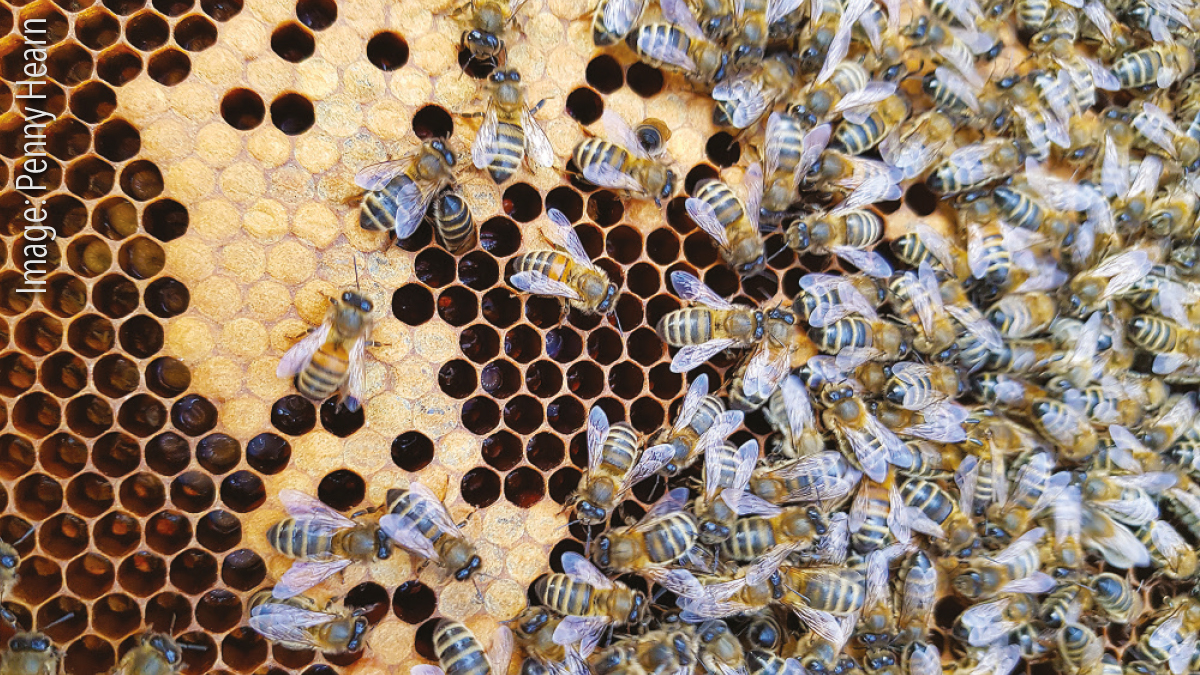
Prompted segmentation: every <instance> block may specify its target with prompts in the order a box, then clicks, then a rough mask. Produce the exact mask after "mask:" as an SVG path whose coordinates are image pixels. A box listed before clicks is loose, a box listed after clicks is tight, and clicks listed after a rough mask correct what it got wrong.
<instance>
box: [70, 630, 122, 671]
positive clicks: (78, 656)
mask: <svg viewBox="0 0 1200 675" xmlns="http://www.w3.org/2000/svg"><path fill="white" fill-rule="evenodd" d="M116 663H117V655H116V653H114V652H113V648H112V645H111V644H109V643H108V641H106V640H104V639H102V638H99V637H96V636H95V635H85V636H83V637H82V638H80V639H78V640H76V641H75V642H72V643H71V645H70V646H69V647H67V648H66V652H65V653H64V655H63V669H64V671H68V672H70V673H73V674H75V675H100V673H106V672H108V671H109V670H111V669H112V667H113V666H114V665H116Z"/></svg>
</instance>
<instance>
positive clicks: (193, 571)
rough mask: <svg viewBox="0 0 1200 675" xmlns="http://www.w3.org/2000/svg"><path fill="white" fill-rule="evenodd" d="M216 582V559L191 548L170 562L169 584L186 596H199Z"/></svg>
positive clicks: (204, 552)
mask: <svg viewBox="0 0 1200 675" xmlns="http://www.w3.org/2000/svg"><path fill="white" fill-rule="evenodd" d="M216 581H217V559H216V558H214V557H212V555H211V554H209V553H208V552H206V551H202V550H200V549H196V548H192V549H188V550H186V551H184V552H183V553H180V554H179V555H178V556H176V557H175V559H174V560H172V561H171V584H172V585H173V586H175V588H178V589H179V590H181V591H183V592H184V593H187V594H188V595H199V594H201V593H203V592H204V591H206V590H208V589H209V588H210V587H211V586H212V585H213V584H214V583H216Z"/></svg>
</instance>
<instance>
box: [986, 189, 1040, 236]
mask: <svg viewBox="0 0 1200 675" xmlns="http://www.w3.org/2000/svg"><path fill="white" fill-rule="evenodd" d="M992 200H993V201H995V202H996V208H998V209H1000V213H1002V214H1004V216H1005V220H1007V221H1008V223H1009V224H1010V225H1016V226H1017V227H1023V228H1025V229H1026V230H1033V231H1037V229H1038V226H1039V225H1041V224H1042V220H1043V219H1044V218H1045V212H1044V211H1042V207H1041V206H1039V205H1038V203H1037V202H1035V201H1033V200H1032V199H1030V198H1029V196H1028V195H1025V194H1024V193H1021V192H1019V191H1017V190H1013V189H1012V188H1008V187H1005V186H1003V185H1000V186H998V187H996V189H995V190H993V191H992Z"/></svg>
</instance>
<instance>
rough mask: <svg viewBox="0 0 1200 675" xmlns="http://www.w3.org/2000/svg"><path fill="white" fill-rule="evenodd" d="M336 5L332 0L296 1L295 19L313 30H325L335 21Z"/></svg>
mask: <svg viewBox="0 0 1200 675" xmlns="http://www.w3.org/2000/svg"><path fill="white" fill-rule="evenodd" d="M337 14H338V11H337V3H336V2H334V0H298V1H297V2H296V17H297V18H299V19H300V22H301V23H303V24H304V25H305V26H308V27H309V28H311V29H313V30H325V29H326V28H329V27H330V26H332V25H333V22H334V21H336V20H337Z"/></svg>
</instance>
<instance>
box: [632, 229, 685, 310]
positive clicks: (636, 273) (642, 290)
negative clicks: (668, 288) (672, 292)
mask: <svg viewBox="0 0 1200 675" xmlns="http://www.w3.org/2000/svg"><path fill="white" fill-rule="evenodd" d="M663 231H665V232H667V233H668V236H669V237H670V239H669V240H668V241H670V242H671V243H672V244H673V245H674V248H675V253H676V254H678V253H679V240H677V239H675V235H673V234H670V233H669V231H666V230H660V232H663ZM655 234H657V232H656V233H655ZM653 242H654V236H653V235H651V237H650V239H649V240H647V242H646V244H647V246H649V245H651V244H653ZM651 257H653V254H651ZM625 284H626V286H628V287H629V290H631V291H633V292H634V293H636V294H637V295H638V296H640V297H643V298H649V297H650V296H652V295H654V294H655V293H657V292H658V290H659V288H661V287H662V286H661V281H660V280H659V277H658V270H656V269H654V266H653V265H651V264H650V263H645V262H640V263H637V264H635V265H634V266H633V267H631V268H630V269H629V273H628V274H626V276H625Z"/></svg>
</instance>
